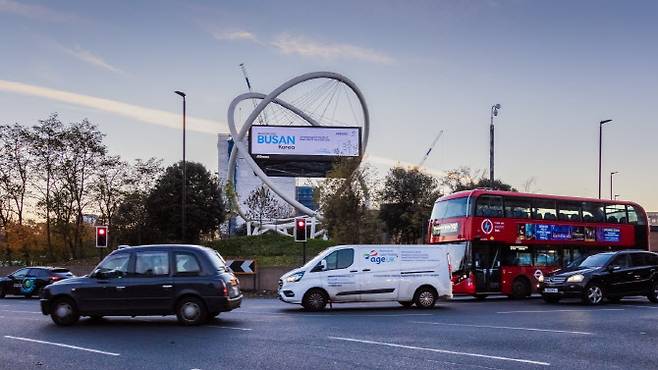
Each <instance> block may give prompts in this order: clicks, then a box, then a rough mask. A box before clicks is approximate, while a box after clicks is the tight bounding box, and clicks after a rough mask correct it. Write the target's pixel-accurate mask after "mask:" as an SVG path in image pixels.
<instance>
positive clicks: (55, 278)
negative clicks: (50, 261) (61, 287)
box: [50, 276, 62, 282]
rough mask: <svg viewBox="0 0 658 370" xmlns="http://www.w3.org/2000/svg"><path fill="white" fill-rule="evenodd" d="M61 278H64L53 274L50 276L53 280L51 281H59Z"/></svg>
mask: <svg viewBox="0 0 658 370" xmlns="http://www.w3.org/2000/svg"><path fill="white" fill-rule="evenodd" d="M61 279H62V278H61V277H59V276H51V277H50V281H51V282H55V281H58V280H61Z"/></svg>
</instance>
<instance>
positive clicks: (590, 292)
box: [583, 283, 603, 305]
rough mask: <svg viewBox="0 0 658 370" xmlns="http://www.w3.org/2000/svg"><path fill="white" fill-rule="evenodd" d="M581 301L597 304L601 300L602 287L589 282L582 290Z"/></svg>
mask: <svg viewBox="0 0 658 370" xmlns="http://www.w3.org/2000/svg"><path fill="white" fill-rule="evenodd" d="M583 302H584V303H586V304H591V305H597V304H601V302H603V289H601V287H600V286H599V285H598V284H595V283H594V284H589V285H588V286H587V287H586V288H585V291H584V292H583Z"/></svg>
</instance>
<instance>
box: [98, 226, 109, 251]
mask: <svg viewBox="0 0 658 370" xmlns="http://www.w3.org/2000/svg"><path fill="white" fill-rule="evenodd" d="M96 248H107V226H96Z"/></svg>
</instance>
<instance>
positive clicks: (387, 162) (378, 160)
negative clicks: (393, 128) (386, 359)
mask: <svg viewBox="0 0 658 370" xmlns="http://www.w3.org/2000/svg"><path fill="white" fill-rule="evenodd" d="M364 160H365V161H366V162H367V163H372V164H374V165H378V166H382V167H386V168H392V167H396V166H402V167H418V165H417V164H415V163H411V162H405V161H401V160H399V159H392V158H386V157H380V156H377V155H371V154H366V156H365V159H364ZM419 168H420V169H421V170H423V171H425V172H427V173H429V174H431V175H433V176H437V177H441V176H443V175H444V173H443V172H441V171H438V170H435V169H432V168H429V167H425V166H421V167H419Z"/></svg>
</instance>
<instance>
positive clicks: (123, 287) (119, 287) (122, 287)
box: [117, 286, 126, 290]
mask: <svg viewBox="0 0 658 370" xmlns="http://www.w3.org/2000/svg"><path fill="white" fill-rule="evenodd" d="M117 289H118V290H123V289H126V287H125V286H118V287H117Z"/></svg>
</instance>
